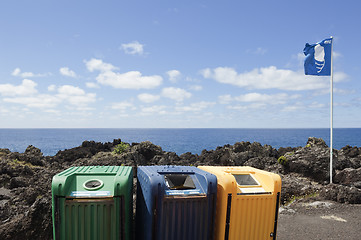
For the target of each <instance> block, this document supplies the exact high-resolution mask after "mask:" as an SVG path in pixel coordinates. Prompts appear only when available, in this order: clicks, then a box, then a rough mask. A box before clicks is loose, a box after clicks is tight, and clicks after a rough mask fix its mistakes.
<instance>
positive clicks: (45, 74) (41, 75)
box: [11, 68, 50, 78]
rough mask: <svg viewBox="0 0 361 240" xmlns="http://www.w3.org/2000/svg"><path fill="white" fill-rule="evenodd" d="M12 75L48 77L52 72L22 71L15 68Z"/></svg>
mask: <svg viewBox="0 0 361 240" xmlns="http://www.w3.org/2000/svg"><path fill="white" fill-rule="evenodd" d="M11 75H13V76H15V77H22V78H30V77H46V76H48V75H50V73H39V74H35V73H32V72H21V69H20V68H15V69H14V71H13V72H12V73H11Z"/></svg>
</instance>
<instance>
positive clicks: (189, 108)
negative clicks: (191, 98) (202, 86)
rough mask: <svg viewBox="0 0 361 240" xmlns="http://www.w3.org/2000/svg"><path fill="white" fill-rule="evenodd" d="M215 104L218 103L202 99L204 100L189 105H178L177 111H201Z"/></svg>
mask: <svg viewBox="0 0 361 240" xmlns="http://www.w3.org/2000/svg"><path fill="white" fill-rule="evenodd" d="M215 104H216V103H214V102H206V101H202V102H197V103H192V104H190V105H189V106H182V107H176V111H180V112H200V111H202V110H203V109H207V108H210V107H212V106H214V105H215Z"/></svg>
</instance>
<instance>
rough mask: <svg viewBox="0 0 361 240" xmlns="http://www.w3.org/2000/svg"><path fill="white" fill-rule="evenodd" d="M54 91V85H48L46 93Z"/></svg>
mask: <svg viewBox="0 0 361 240" xmlns="http://www.w3.org/2000/svg"><path fill="white" fill-rule="evenodd" d="M55 90H56V85H54V84H52V85H50V86H49V87H48V91H49V92H53V91H55Z"/></svg>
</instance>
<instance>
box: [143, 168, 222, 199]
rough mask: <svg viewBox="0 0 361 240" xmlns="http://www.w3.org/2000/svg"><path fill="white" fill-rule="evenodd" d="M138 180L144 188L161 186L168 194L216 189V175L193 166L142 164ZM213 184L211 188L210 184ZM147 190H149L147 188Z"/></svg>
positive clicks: (200, 192) (187, 193)
mask: <svg viewBox="0 0 361 240" xmlns="http://www.w3.org/2000/svg"><path fill="white" fill-rule="evenodd" d="M138 181H139V183H140V184H141V186H142V188H143V189H150V188H151V186H158V185H159V186H161V191H162V194H164V195H166V196H189V195H205V194H210V192H208V191H209V189H211V190H210V191H216V189H217V179H216V177H215V176H214V175H213V174H211V173H208V172H206V171H203V170H201V169H199V168H196V167H193V166H174V165H172V166H167V165H164V166H140V167H138ZM209 184H212V187H211V188H209V187H208V185H209ZM145 191H147V190H145Z"/></svg>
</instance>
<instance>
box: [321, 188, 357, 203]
mask: <svg viewBox="0 0 361 240" xmlns="http://www.w3.org/2000/svg"><path fill="white" fill-rule="evenodd" d="M320 197H322V198H323V199H328V200H332V201H335V202H340V203H361V189H358V188H355V187H348V186H342V185H336V184H329V185H327V186H324V187H323V188H322V189H321V190H320Z"/></svg>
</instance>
